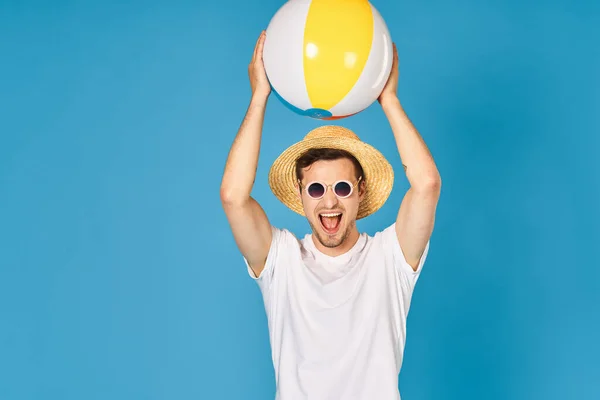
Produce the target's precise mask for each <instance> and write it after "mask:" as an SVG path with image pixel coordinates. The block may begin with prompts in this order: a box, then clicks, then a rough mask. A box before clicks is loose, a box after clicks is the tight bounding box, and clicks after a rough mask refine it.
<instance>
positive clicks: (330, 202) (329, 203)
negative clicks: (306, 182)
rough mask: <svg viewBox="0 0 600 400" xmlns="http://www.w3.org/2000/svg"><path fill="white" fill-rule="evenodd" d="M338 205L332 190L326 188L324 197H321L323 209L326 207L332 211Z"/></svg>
mask: <svg viewBox="0 0 600 400" xmlns="http://www.w3.org/2000/svg"><path fill="white" fill-rule="evenodd" d="M337 203H338V198H337V196H336V195H335V193H333V189H332V188H330V187H329V188H327V191H326V192H325V196H323V205H324V206H325V207H327V208H328V209H332V208H334V207H335V206H336V205H337Z"/></svg>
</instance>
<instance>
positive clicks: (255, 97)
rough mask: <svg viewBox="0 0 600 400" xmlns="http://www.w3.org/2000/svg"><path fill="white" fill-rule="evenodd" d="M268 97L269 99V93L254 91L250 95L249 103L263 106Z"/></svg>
mask: <svg viewBox="0 0 600 400" xmlns="http://www.w3.org/2000/svg"><path fill="white" fill-rule="evenodd" d="M268 99H269V93H260V92H254V93H252V97H251V99H250V104H251V105H254V106H265V105H267V100H268Z"/></svg>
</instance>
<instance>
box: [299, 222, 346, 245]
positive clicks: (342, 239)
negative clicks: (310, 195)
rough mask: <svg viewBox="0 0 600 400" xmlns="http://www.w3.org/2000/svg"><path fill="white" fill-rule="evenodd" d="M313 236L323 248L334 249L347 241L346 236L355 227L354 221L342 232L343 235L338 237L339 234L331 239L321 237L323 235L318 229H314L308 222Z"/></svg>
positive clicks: (325, 236)
mask: <svg viewBox="0 0 600 400" xmlns="http://www.w3.org/2000/svg"><path fill="white" fill-rule="evenodd" d="M308 223H309V225H310V227H311V229H312V231H313V234H314V235H315V236H316V237H317V240H318V241H319V243H321V244H322V245H323V246H325V247H328V248H330V249H332V248H335V247H338V246H340V245H341V244H343V243H344V242H345V241H346V239H348V236H350V232H351V231H352V229H353V228H354V225H355V221H352V222H351V223H350V224H349V225H348V226H346V229H345V230H344V233H343V234H342V235H341V236H339V238H338V236H337V235H339V232H338V233H337V234H336V235H335V236H333V237H331V236H327V235H323V233H322V232H321V230H320V229H316V228H315V226H314V225H313V224H312V222H310V221H308Z"/></svg>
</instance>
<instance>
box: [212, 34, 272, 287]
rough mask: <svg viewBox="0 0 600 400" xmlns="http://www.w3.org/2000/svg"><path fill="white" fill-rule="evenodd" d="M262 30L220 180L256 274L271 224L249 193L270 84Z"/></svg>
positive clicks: (240, 242)
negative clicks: (246, 102)
mask: <svg viewBox="0 0 600 400" xmlns="http://www.w3.org/2000/svg"><path fill="white" fill-rule="evenodd" d="M264 40H265V33H264V32H263V33H262V34H261V35H260V37H259V39H258V41H257V42H256V46H255V48H254V55H253V56H252V61H251V62H250V65H249V66H248V75H249V78H250V86H251V89H252V97H251V100H250V105H249V107H248V110H247V112H246V116H245V118H244V120H243V122H242V124H241V126H240V129H239V131H238V133H237V136H236V138H235V140H234V141H233V145H232V146H231V149H230V151H229V156H228V158H227V163H226V165H225V171H224V173H223V179H222V182H221V203H222V204H223V209H224V210H225V214H226V215H227V220H228V221H229V225H230V226H231V230H232V232H233V236H234V239H235V241H236V243H237V246H238V248H239V249H240V252H241V253H242V255H243V256H244V258H246V260H247V261H248V264H249V266H250V268H251V269H252V270H253V271H254V274H255V275H256V276H259V275H260V273H261V272H262V270H263V268H264V264H265V261H266V258H267V254H268V252H269V247H270V244H271V225H270V223H269V220H268V219H267V216H266V214H265V212H264V210H263V209H262V208H261V206H260V205H259V204H258V202H256V200H254V199H253V198H252V197H251V196H250V193H251V191H252V186H253V185H254V180H255V177H256V168H257V165H258V155H259V152H260V140H261V136H262V128H263V121H264V116H265V109H266V105H267V100H268V97H269V94H270V92H271V87H270V85H269V82H268V81H267V76H266V74H265V70H264V65H263V60H262V51H263V44H264Z"/></svg>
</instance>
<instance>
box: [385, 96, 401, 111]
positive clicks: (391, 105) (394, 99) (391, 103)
mask: <svg viewBox="0 0 600 400" xmlns="http://www.w3.org/2000/svg"><path fill="white" fill-rule="evenodd" d="M379 103H380V104H381V107H382V108H383V110H384V111H386V112H387V111H389V110H391V109H396V108H401V107H402V105H401V104H400V99H398V96H396V95H386V96H385V97H382V98H381V99H380V101H379Z"/></svg>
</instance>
